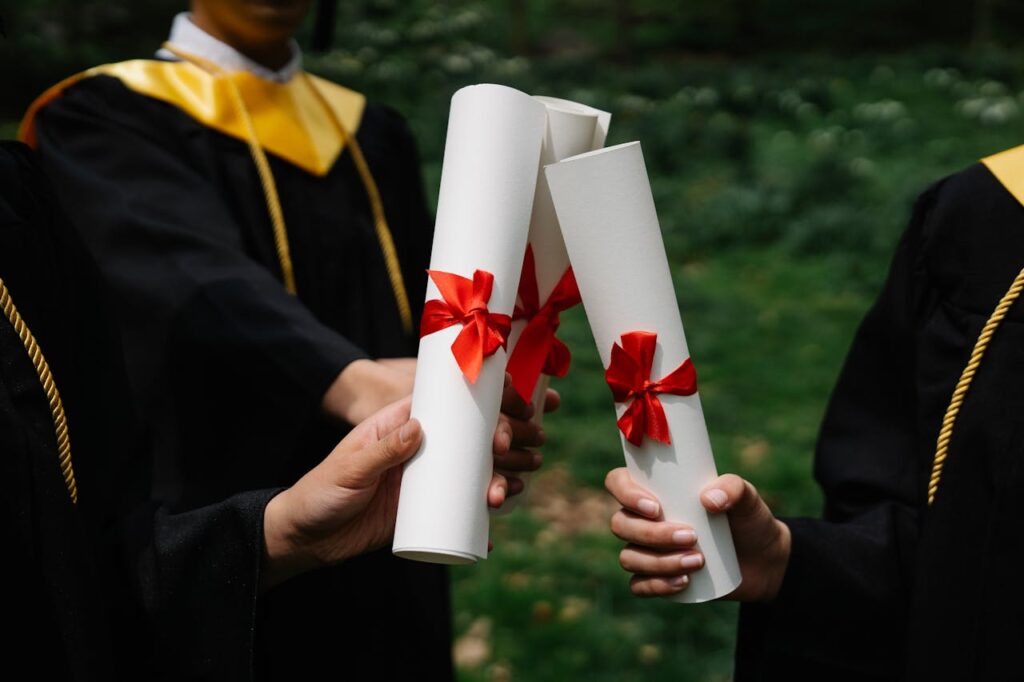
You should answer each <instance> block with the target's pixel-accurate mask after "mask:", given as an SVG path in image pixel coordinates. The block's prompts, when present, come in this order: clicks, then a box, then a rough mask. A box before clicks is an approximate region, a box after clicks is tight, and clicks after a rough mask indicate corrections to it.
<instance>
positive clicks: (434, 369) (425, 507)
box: [392, 85, 545, 564]
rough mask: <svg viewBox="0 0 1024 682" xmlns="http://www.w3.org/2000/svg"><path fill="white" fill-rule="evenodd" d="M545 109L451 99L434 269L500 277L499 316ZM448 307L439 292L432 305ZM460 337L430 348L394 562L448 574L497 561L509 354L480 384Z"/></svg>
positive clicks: (507, 306)
mask: <svg viewBox="0 0 1024 682" xmlns="http://www.w3.org/2000/svg"><path fill="white" fill-rule="evenodd" d="M544 125H545V115H544V105H543V104H541V103H540V102H537V101H536V100H535V99H533V98H532V97H530V96H528V95H525V94H523V93H521V92H519V91H517V90H513V89H511V88H507V87H504V86H500V85H474V86H470V87H467V88H463V89H461V90H459V91H458V92H456V93H455V95H454V96H453V97H452V104H451V112H450V114H449V118H448V137H447V141H446V143H445V150H444V165H443V168H442V172H441V190H440V194H439V196H438V203H437V221H436V224H435V230H434V245H433V250H432V252H431V256H430V269H431V270H440V271H443V272H451V273H455V274H457V275H461V276H463V277H467V278H472V276H473V272H474V271H475V270H477V269H480V270H486V271H488V272H490V273H492V274H493V275H494V288H493V290H492V293H491V298H490V300H489V302H488V309H489V310H490V311H491V312H497V313H504V314H508V315H511V314H512V310H513V308H514V306H515V299H516V291H517V289H518V286H519V275H520V273H521V271H522V266H523V252H524V251H525V249H526V238H527V231H528V228H529V225H530V210H531V207H532V206H533V193H534V188H535V187H536V184H537V174H538V161H539V159H540V147H541V141H542V138H543V135H544ZM435 298H440V292H439V291H438V289H437V287H436V286H435V285H434V283H433V281H431V282H430V283H429V285H428V288H427V300H430V299H435ZM461 329H462V326H461V325H453V326H451V327H448V328H447V329H443V330H441V331H438V332H435V333H433V334H429V335H427V336H424V337H423V338H421V339H420V347H419V353H418V355H417V358H418V361H417V363H416V383H415V388H414V389H413V397H412V416H413V417H415V418H416V419H418V420H420V423H421V424H422V425H423V445H422V446H421V447H420V450H419V452H418V453H417V454H416V455H415V456H414V457H413V458H412V459H411V460H410V461H409V462H408V463H407V464H406V466H405V472H404V474H403V476H402V488H401V493H400V496H399V502H398V519H397V522H396V525H395V538H394V545H393V547H392V551H393V552H394V553H395V555H397V556H400V557H405V558H407V559H416V560H419V561H428V562H433V563H445V564H466V563H473V562H475V561H476V560H477V559H484V558H486V557H487V536H488V520H489V518H490V517H489V516H488V514H487V486H488V483H489V481H490V478H491V473H492V469H493V459H492V444H493V441H494V429H495V427H496V425H497V420H498V412H499V410H500V407H501V393H502V387H503V385H504V380H505V362H506V360H507V354H506V353H505V351H504V350H501V349H499V350H498V352H497V353H495V354H494V355H492V356H490V357H487V358H485V359H484V363H483V369H482V370H481V372H480V376H479V377H478V378H477V380H476V383H473V384H471V383H470V382H469V381H468V380H467V379H466V378H465V377H464V376H463V374H462V372H461V371H460V370H459V366H458V364H457V363H456V361H455V357H454V356H453V355H452V348H451V346H452V341H454V339H455V337H456V336H457V335H458V334H459V332H460V331H461Z"/></svg>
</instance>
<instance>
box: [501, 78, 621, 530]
mask: <svg viewBox="0 0 1024 682" xmlns="http://www.w3.org/2000/svg"><path fill="white" fill-rule="evenodd" d="M534 99H536V100H537V101H538V102H543V103H544V106H545V108H546V109H547V129H546V131H545V133H544V144H543V146H542V147H541V151H540V165H541V168H543V167H544V166H546V165H548V164H551V163H555V162H556V161H561V160H562V159H565V158H568V157H570V156H576V155H577V154H582V153H584V152H589V151H591V150H593V149H600V148H601V147H603V146H604V140H605V138H606V137H607V136H608V125H609V123H610V122H611V118H612V115H611V114H609V113H608V112H607V111H601V110H600V109H594V108H593V107H588V106H587V105H585V104H580V103H578V102H571V101H569V100H565V99H557V98H555V97H534ZM529 243H530V245H531V246H532V247H533V257H534V263H535V265H536V270H537V290H538V293H539V294H540V303H541V305H543V304H544V302H545V301H547V300H548V297H550V296H551V291H552V290H553V289H554V288H555V286H556V285H557V284H558V280H560V279H561V278H562V275H563V274H565V270H566V268H568V267H569V254H568V253H566V252H565V243H564V242H563V241H562V233H561V231H560V230H559V229H558V218H556V217H555V207H554V206H552V204H551V193H550V192H549V191H548V183H547V181H546V180H545V179H544V174H543V173H538V174H537V191H536V193H535V194H534V197H533V212H532V214H531V216H530V237H529ZM526 323H527V320H515V321H514V322H513V323H512V333H511V334H509V337H508V352H509V353H510V354H511V353H512V351H513V350H514V349H515V345H516V343H517V342H518V341H519V336H520V335H521V334H522V333H523V329H524V328H525V327H526ZM549 383H550V379H549V378H548V377H547V376H546V375H544V374H541V376H540V379H538V380H537V386H536V388H534V390H533V408H534V411H533V419H532V421H533V422H535V423H536V424H538V425H541V424H543V422H544V396H545V395H546V394H547V390H548V384H549ZM502 473H510V474H511V475H513V476H515V477H517V478H519V479H521V480H522V481H523V483H527V482H528V480H529V474H528V473H526V472H522V471H519V472H502ZM528 490H529V488H528V487H527V489H526V490H524V491H523V492H521V493H520V494H518V495H516V496H514V497H510V498H509V499H508V500H507V501H506V502H505V504H503V505H502V506H501V507H499V508H498V509H492V510H491V513H492V514H493V515H494V516H504V515H505V514H508V513H509V512H512V511H514V510H515V509H518V508H519V507H520V506H521V505H522V504H523V503H524V502H525V500H526V496H527V491H528Z"/></svg>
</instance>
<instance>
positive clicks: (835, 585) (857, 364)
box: [735, 185, 941, 682]
mask: <svg viewBox="0 0 1024 682" xmlns="http://www.w3.org/2000/svg"><path fill="white" fill-rule="evenodd" d="M939 187H941V185H939V186H936V187H933V188H932V189H931V190H929V191H928V192H926V193H925V194H924V195H922V197H921V198H920V199H919V200H918V202H917V205H916V206H915V210H914V215H913V218H912V221H911V224H910V226H909V228H908V230H907V231H906V232H905V233H904V235H903V238H902V239H901V241H900V244H899V246H898V248H897V251H896V254H895V257H894V259H893V262H892V265H891V268H890V272H889V275H888V279H887V281H886V284H885V287H884V289H883V291H882V293H881V295H880V297H879V298H878V300H877V301H876V302H875V304H874V306H873V307H872V308H871V310H870V311H869V312H868V314H867V316H866V317H865V319H864V320H863V322H862V323H861V326H860V328H859V330H858V331H857V334H856V337H855V339H854V342H853V345H852V347H851V349H850V351H849V354H848V356H847V359H846V362H845V366H844V368H843V370H842V373H841V375H840V378H839V382H838V384H837V386H836V388H835V390H834V392H833V395H832V398H831V401H830V404H829V407H828V410H827V413H826V416H825V420H824V422H823V425H822V429H821V433H820V437H819V442H818V448H817V452H816V457H815V478H816V480H817V481H818V483H819V484H820V486H821V487H822V490H823V492H824V496H825V511H824V515H823V518H822V519H809V518H791V519H782V520H783V521H784V522H785V523H786V524H787V525H788V526H789V528H790V531H791V533H792V553H791V556H790V560H789V565H788V568H787V571H786V576H785V578H784V581H783V585H782V587H781V590H780V592H779V594H778V596H777V598H776V599H775V600H774V602H772V603H770V604H747V605H744V606H743V608H742V609H741V612H740V630H739V638H738V643H737V651H736V676H735V679H736V680H738V681H740V682H743V681H745V680H762V679H764V680H767V679H784V678H786V677H789V676H792V675H795V674H797V673H800V674H801V675H803V674H805V673H806V674H808V675H810V677H813V678H814V679H848V678H851V679H852V678H853V676H855V678H856V679H858V680H873V679H889V678H892V677H895V676H898V675H899V674H900V672H901V670H902V655H903V654H902V652H903V648H904V646H905V641H906V627H907V619H908V612H909V608H910V600H911V593H912V580H913V572H914V562H915V558H916V548H917V543H918V538H919V523H920V518H919V516H920V511H921V510H922V509H923V508H924V502H925V494H926V481H927V473H928V469H927V467H928V466H929V464H930V457H929V456H930V452H929V451H926V448H925V445H924V444H925V440H922V439H921V438H920V437H919V433H921V432H922V429H920V428H919V419H920V417H919V413H920V410H919V405H918V404H917V395H918V392H917V388H918V387H917V382H918V373H917V366H918V362H917V360H918V358H917V351H916V348H915V346H916V339H917V338H918V337H919V330H918V326H919V320H920V319H922V317H923V311H924V310H926V309H928V308H929V307H930V306H934V305H935V301H934V300H933V299H934V297H933V295H932V294H930V293H929V292H928V287H927V286H925V281H926V273H925V267H924V264H923V259H922V256H921V253H922V244H923V242H924V241H925V240H926V238H927V237H926V235H927V233H928V225H929V218H930V216H931V215H932V207H933V205H934V202H935V195H936V194H937V193H938V191H939ZM936 428H937V425H936ZM933 433H934V432H933ZM780 676H781V677H780Z"/></svg>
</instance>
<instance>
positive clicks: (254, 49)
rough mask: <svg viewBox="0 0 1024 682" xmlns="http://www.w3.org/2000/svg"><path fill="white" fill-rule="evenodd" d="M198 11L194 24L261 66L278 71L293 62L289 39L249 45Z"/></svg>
mask: <svg viewBox="0 0 1024 682" xmlns="http://www.w3.org/2000/svg"><path fill="white" fill-rule="evenodd" d="M197 10H198V8H196V10H193V12H192V17H191V19H192V23H193V24H195V25H196V26H197V27H198V28H200V29H202V30H203V31H205V32H206V33H208V34H209V35H211V36H213V37H214V38H216V39H217V40H219V41H221V42H223V43H226V44H228V45H230V46H231V47H233V48H235V49H236V50H238V51H239V52H241V53H242V54H243V55H245V56H246V57H248V58H249V59H251V60H253V61H254V62H256V63H257V64H259V65H260V66H263V67H266V68H268V69H270V70H271V71H278V70H280V69H282V68H284V67H285V66H286V65H287V64H288V62H289V61H290V60H291V58H292V50H291V45H290V42H289V40H288V39H287V38H285V39H283V40H281V41H280V42H275V43H271V44H261V45H249V44H247V43H246V42H245V41H244V40H242V39H241V38H240V37H239V36H238V35H236V34H233V33H231V32H230V31H227V30H225V29H224V27H223V26H220V25H219V24H217V23H216V22H215V21H212V20H211V19H210V17H209V16H208V15H207V14H206V13H205V12H202V11H197Z"/></svg>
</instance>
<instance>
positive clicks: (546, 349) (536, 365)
mask: <svg viewBox="0 0 1024 682" xmlns="http://www.w3.org/2000/svg"><path fill="white" fill-rule="evenodd" d="M579 302H580V290H579V288H578V287H577V286H576V277H575V276H574V275H573V272H572V268H571V267H570V268H566V270H565V273H564V274H563V275H562V278H561V279H559V280H558V284H557V285H555V288H554V289H553V290H552V291H551V295H550V296H548V300H547V301H545V302H544V305H540V292H539V290H538V284H537V266H536V264H535V262H534V258H533V247H532V246H530V245H529V244H528V245H527V246H526V258H525V259H524V260H523V275H522V277H521V278H520V279H519V299H518V301H517V302H516V309H515V312H514V313H513V315H512V319H513V320H528V321H527V323H526V327H525V328H524V329H523V333H522V334H521V335H520V336H519V340H518V341H517V342H516V347H515V348H513V349H512V356H511V357H510V358H509V360H508V368H507V369H508V373H509V374H511V375H512V386H513V387H515V389H516V392H517V393H519V395H520V396H521V397H522V399H523V400H525V401H526V402H530V401H531V400H532V399H533V390H534V388H536V386H537V380H538V379H539V378H540V375H541V374H547V375H549V376H554V377H564V376H565V375H566V373H567V372H568V371H569V363H570V361H571V359H572V355H571V354H570V353H569V347H568V346H566V345H565V344H564V343H562V341H561V340H559V339H557V338H555V333H556V332H557V331H558V325H559V324H561V319H560V317H559V314H560V313H561V312H562V311H564V310H568V309H569V308H572V307H573V306H574V305H576V304H578V303H579Z"/></svg>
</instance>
